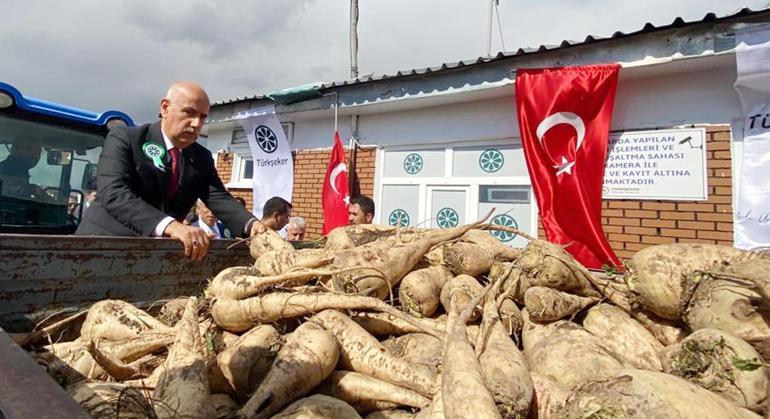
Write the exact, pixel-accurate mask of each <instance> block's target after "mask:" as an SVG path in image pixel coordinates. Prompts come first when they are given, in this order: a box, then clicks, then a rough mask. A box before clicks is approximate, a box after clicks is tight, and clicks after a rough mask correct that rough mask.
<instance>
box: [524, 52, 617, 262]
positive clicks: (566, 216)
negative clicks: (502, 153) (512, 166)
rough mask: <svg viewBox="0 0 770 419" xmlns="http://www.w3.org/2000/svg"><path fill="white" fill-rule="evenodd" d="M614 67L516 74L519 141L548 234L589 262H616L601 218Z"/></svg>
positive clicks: (615, 66)
mask: <svg viewBox="0 0 770 419" xmlns="http://www.w3.org/2000/svg"><path fill="white" fill-rule="evenodd" d="M619 70H620V66H619V65H616V64H612V65H598V66H584V67H565V68H552V69H522V70H518V71H517V74H516V113H517V114H518V118H519V130H520V132H521V142H522V144H523V146H524V155H525V157H526V159H527V168H528V169H529V177H530V179H531V180H532V186H533V188H534V190H535V196H536V197H537V205H538V209H539V211H540V219H541V220H542V221H543V227H545V232H546V235H547V236H548V240H549V241H550V242H552V243H556V244H559V245H563V246H567V248H566V250H567V251H568V252H569V253H570V254H572V255H573V256H574V257H575V259H577V260H578V261H579V262H580V263H582V264H583V265H585V266H586V267H588V268H593V269H599V268H601V267H602V266H603V265H609V266H613V265H614V266H618V267H619V266H620V261H619V260H618V258H617V256H615V252H613V251H612V248H611V247H610V245H609V242H608V241H607V238H606V236H605V235H604V231H603V230H602V225H601V211H602V182H603V178H604V163H605V158H606V155H607V141H608V137H609V131H610V121H611V119H612V110H613V107H614V104H615V90H616V87H617V81H618V73H619Z"/></svg>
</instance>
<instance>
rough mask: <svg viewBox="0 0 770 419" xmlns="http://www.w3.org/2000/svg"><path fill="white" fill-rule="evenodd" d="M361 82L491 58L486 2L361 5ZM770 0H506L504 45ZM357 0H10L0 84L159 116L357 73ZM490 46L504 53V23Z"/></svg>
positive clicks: (145, 118)
mask: <svg viewBox="0 0 770 419" xmlns="http://www.w3.org/2000/svg"><path fill="white" fill-rule="evenodd" d="M359 3H360V5H359V8H360V20H359V28H358V32H359V67H360V72H361V74H368V73H374V74H383V73H384V74H392V73H394V72H395V71H397V70H404V69H412V68H420V67H427V66H433V65H437V64H441V63H443V62H451V61H458V60H463V59H471V58H476V57H478V56H481V55H485V54H486V27H487V9H488V3H489V2H488V1H487V0H360V1H359ZM767 5H768V0H739V1H734V0H644V1H629V0H626V1H618V0H614V1H611V0H500V6H499V11H500V23H501V26H502V32H503V34H502V35H503V39H502V40H503V42H504V44H505V49H506V50H509V51H512V50H516V49H517V48H519V47H528V46H530V47H531V46H538V45H540V44H558V43H560V42H561V41H562V40H564V39H570V40H583V39H584V38H585V37H586V35H588V34H593V35H600V36H608V35H611V34H612V33H613V32H615V31H617V30H620V31H624V32H627V31H635V30H638V29H641V28H642V26H643V25H644V24H645V22H652V23H653V24H655V25H663V24H669V23H671V22H672V21H673V19H674V18H676V17H677V16H682V17H683V18H684V19H685V20H687V21H690V20H694V19H701V18H702V17H703V15H705V14H706V13H707V12H715V13H717V15H719V16H723V15H725V14H728V13H732V12H734V11H736V10H738V9H739V8H740V7H742V6H748V7H750V8H752V9H755V10H756V9H758V8H762V7H766V6H767ZM349 7H350V6H349V1H348V0H184V1H182V0H176V1H170V0H67V1H61V0H25V1H21V0H18V1H14V0H6V1H2V2H1V3H0V16H2V24H0V51H2V54H1V55H0V81H3V82H6V83H10V84H12V85H14V86H15V87H17V88H18V89H19V90H21V92H22V93H23V94H25V95H28V96H34V97H39V98H43V99H47V100H52V101H56V102H61V103H64V104H67V105H72V106H77V107H81V108H86V109H90V110H95V111H103V110H106V109H119V110H122V111H125V112H127V113H128V114H129V115H131V116H132V117H133V118H134V119H135V121H136V122H138V123H142V122H150V121H152V120H154V118H155V115H157V110H158V103H159V100H160V98H161V97H162V96H163V95H164V94H165V89H166V88H167V87H168V85H169V84H170V83H171V82H173V81H174V80H179V79H191V80H195V81H197V82H199V83H201V84H202V85H203V86H204V87H205V88H206V89H207V90H208V92H209V96H210V97H211V99H212V101H217V100H223V99H227V98H232V97H236V96H247V95H248V96H252V95H255V94H264V93H269V92H271V91H275V90H279V89H283V88H287V87H292V86H297V85H300V84H305V83H310V82H314V81H341V80H345V79H347V78H348V76H349V74H350V67H349V66H350V61H349V49H348V48H349V32H348V29H349V23H348V19H349ZM493 40H494V42H493V45H492V49H493V51H500V50H503V46H502V43H501V39H500V32H499V31H498V29H497V20H496V19H495V32H494V37H493Z"/></svg>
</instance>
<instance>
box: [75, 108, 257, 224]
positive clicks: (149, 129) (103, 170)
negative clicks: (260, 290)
mask: <svg viewBox="0 0 770 419" xmlns="http://www.w3.org/2000/svg"><path fill="white" fill-rule="evenodd" d="M147 142H154V143H156V144H158V145H159V146H161V147H163V148H164V149H165V142H164V141H163V134H162V133H161V131H160V122H156V123H154V124H151V125H150V124H148V125H143V126H140V127H132V128H127V127H116V128H114V129H112V130H111V131H110V133H109V134H107V138H106V140H105V142H104V149H103V150H102V155H101V157H100V158H99V169H98V171H97V181H96V184H97V188H98V190H97V194H96V200H95V201H94V203H93V204H92V205H91V207H90V208H89V209H88V212H86V214H85V216H84V217H83V222H82V223H81V224H80V226H79V227H78V230H77V233H76V234H79V235H97V236H150V235H152V233H153V231H154V230H155V227H156V226H157V225H158V223H160V222H161V221H162V220H163V218H165V217H166V216H167V215H168V216H171V217H174V218H176V219H177V220H182V219H184V217H185V215H187V213H188V212H189V211H190V208H191V207H192V206H193V204H194V203H195V201H196V200H197V199H201V200H202V201H203V202H204V203H205V204H206V206H207V207H209V208H210V209H211V211H213V212H214V214H216V216H217V218H219V219H220V220H222V222H223V223H224V224H225V226H226V227H227V228H228V229H229V230H230V231H231V232H233V234H236V235H240V234H241V233H242V232H243V231H244V227H245V226H246V223H247V222H248V221H249V220H250V219H251V218H253V217H254V216H253V215H252V214H251V213H249V211H248V210H246V209H245V208H244V207H243V206H242V205H241V204H239V203H238V202H237V201H235V200H234V199H233V197H232V196H231V195H230V193H228V192H227V190H226V189H225V187H224V185H223V184H222V180H221V179H219V175H217V171H216V168H215V166H214V160H213V159H212V157H211V152H209V151H208V150H207V149H206V148H205V147H203V146H201V145H199V144H197V143H194V144H192V145H190V146H188V147H187V148H185V149H184V150H182V153H181V157H182V160H183V161H182V164H181V168H180V169H181V172H180V176H179V188H178V191H177V194H176V197H175V199H174V200H173V202H171V203H170V204H169V205H168V206H167V205H166V203H165V196H166V185H167V183H168V176H169V173H170V172H171V163H170V157H169V156H168V154H169V153H166V165H165V166H166V169H165V171H162V170H160V169H158V168H157V167H155V165H154V164H153V162H152V160H151V159H150V158H148V157H147V156H145V154H144V152H143V151H142V146H143V145H144V144H145V143H147Z"/></svg>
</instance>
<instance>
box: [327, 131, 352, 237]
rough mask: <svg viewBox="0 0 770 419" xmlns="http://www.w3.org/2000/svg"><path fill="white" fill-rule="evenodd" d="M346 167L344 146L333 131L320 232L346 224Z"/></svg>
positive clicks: (347, 196)
mask: <svg viewBox="0 0 770 419" xmlns="http://www.w3.org/2000/svg"><path fill="white" fill-rule="evenodd" d="M348 204H350V194H349V193H348V168H347V166H345V148H344V147H342V141H340V134H339V133H338V132H336V131H335V132H334V148H332V155H331V157H330V158H329V165H328V166H327V167H326V177H324V184H323V193H322V196H321V205H322V206H323V210H324V225H323V230H322V233H323V234H324V235H326V234H327V233H329V232H330V231H332V230H334V229H335V228H337V227H339V226H346V225H348Z"/></svg>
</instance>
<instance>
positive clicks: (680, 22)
mask: <svg viewBox="0 0 770 419" xmlns="http://www.w3.org/2000/svg"><path fill="white" fill-rule="evenodd" d="M768 10H770V6H768V7H764V8H762V9H758V10H752V9H750V8H748V7H744V8H742V9H740V10H738V11H736V12H734V13H731V14H727V15H725V16H717V15H716V14H715V13H713V12H709V13H706V15H705V16H703V18H702V19H699V20H693V21H689V22H686V21H685V20H684V19H682V18H681V17H676V18H675V19H674V21H673V22H671V23H670V24H667V25H661V26H655V25H654V24H652V23H651V22H647V23H645V24H644V26H643V27H642V28H641V29H639V30H638V31H634V32H628V33H625V32H621V31H616V32H615V33H613V34H612V35H611V36H604V37H603V36H596V35H588V36H586V38H585V39H584V40H582V41H570V40H563V41H562V42H561V43H560V44H558V45H540V46H539V47H537V48H519V49H518V50H516V51H509V52H499V53H498V54H497V55H495V56H494V57H479V58H477V59H475V60H464V61H457V62H451V63H443V64H441V65H440V66H434V67H426V68H419V69H417V68H415V69H411V70H403V71H397V72H396V73H395V74H382V75H379V76H375V75H369V76H366V77H361V78H357V79H353V80H345V81H341V82H332V83H326V84H321V85H320V86H319V89H320V90H324V89H331V88H335V87H341V86H352V85H356V84H362V83H369V82H374V81H381V80H387V79H393V78H399V77H409V76H418V75H425V74H430V73H435V72H440V71H446V70H452V69H457V68H462V67H466V66H472V65H478V64H483V63H489V62H494V61H499V60H502V59H506V58H511V57H518V56H523V55H529V54H538V53H543V52H546V51H554V50H558V49H562V48H570V47H575V46H581V45H588V44H593V43H597V42H602V41H609V40H615V39H619V38H626V37H631V36H637V35H642V34H646V33H651V32H656V31H665V30H669V29H676V28H682V27H685V26H690V25H696V24H700V23H708V22H717V21H722V20H728V19H732V18H736V17H744V16H748V15H752V14H759V13H763V12H767V11H768ZM266 98H267V96H266V95H255V96H251V97H247V96H244V97H235V98H232V99H226V100H223V101H219V102H215V103H213V104H212V105H226V104H231V103H237V102H242V101H247V100H260V99H266Z"/></svg>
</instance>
